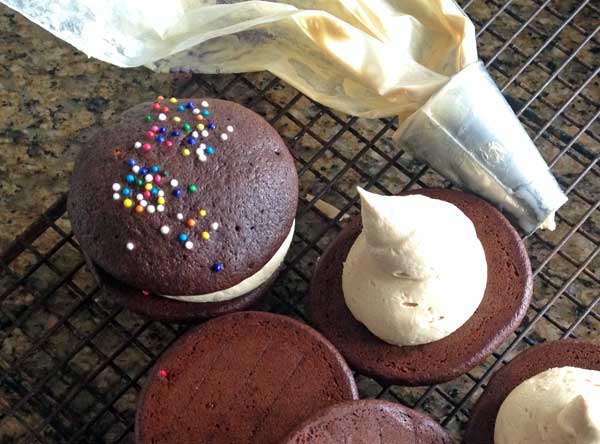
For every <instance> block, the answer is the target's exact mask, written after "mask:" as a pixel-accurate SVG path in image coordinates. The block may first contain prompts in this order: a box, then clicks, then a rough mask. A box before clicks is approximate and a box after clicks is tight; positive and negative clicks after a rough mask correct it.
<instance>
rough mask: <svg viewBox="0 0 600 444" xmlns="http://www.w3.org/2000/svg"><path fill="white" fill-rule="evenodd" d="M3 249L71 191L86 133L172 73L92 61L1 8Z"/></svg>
mask: <svg viewBox="0 0 600 444" xmlns="http://www.w3.org/2000/svg"><path fill="white" fill-rule="evenodd" d="M0 29H1V30H2V32H0V48H1V51H0V92H1V98H0V105H1V107H0V146H1V148H0V226H1V227H2V230H0V250H2V249H3V247H6V245H7V243H8V242H9V241H10V240H12V239H13V238H14V237H15V236H16V235H17V234H19V233H20V232H21V231H22V230H23V229H24V228H25V227H26V226H28V225H29V223H30V222H31V221H32V220H33V219H34V218H36V217H38V216H39V215H40V214H42V212H43V211H44V209H45V208H46V207H48V206H49V205H50V204H52V203H53V202H54V201H55V200H56V198H57V196H58V195H59V194H60V193H61V192H64V191H66V190H67V187H68V180H69V175H70V172H71V170H72V168H73V159H74V158H75V155H76V154H77V152H78V150H79V149H80V147H81V144H80V143H81V142H80V141H81V139H82V137H85V133H86V132H89V131H93V130H94V127H95V126H97V125H99V124H101V123H102V122H105V121H106V120H107V119H110V117H111V116H113V115H114V114H115V113H118V112H120V111H122V110H124V109H126V108H128V107H129V106H131V105H134V104H136V103H139V102H141V101H144V100H148V99H149V98H151V97H154V96H156V95H157V94H158V93H159V92H161V91H167V90H168V86H169V76H168V75H158V74H155V73H152V72H151V71H149V70H147V69H145V68H139V69H128V70H124V69H119V68H117V67H114V66H111V65H108V64H106V63H103V62H99V61H97V60H94V59H90V58H88V57H86V56H85V55H84V54H82V53H81V52H79V51H77V50H75V49H74V48H73V47H71V46H69V45H68V44H66V43H65V42H63V41H61V40H59V39H57V38H56V37H54V36H52V35H51V34H49V33H48V32H46V31H44V30H42V29H41V28H39V27H38V26H36V25H34V24H33V23H31V22H29V21H28V20H26V19H25V18H23V17H22V16H20V15H18V14H16V13H14V12H13V11H12V10H10V9H8V8H7V7H5V6H4V5H0Z"/></svg>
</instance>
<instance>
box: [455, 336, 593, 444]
mask: <svg viewBox="0 0 600 444" xmlns="http://www.w3.org/2000/svg"><path fill="white" fill-rule="evenodd" d="M556 367H578V368H583V369H588V370H600V345H597V344H592V343H589V342H585V341H580V340H573V339H565V340H561V341H552V342H546V343H544V344H541V345H536V346H534V347H531V348H529V349H527V350H525V351H524V352H522V353H521V354H519V355H518V356H517V357H516V358H514V359H513V360H512V361H511V362H510V363H509V364H507V365H506V366H505V367H503V368H501V369H500V370H498V371H497V372H496V373H495V374H494V375H493V376H492V378H491V379H490V382H489V383H488V385H487V387H486V388H485V391H484V392H483V394H482V395H481V397H480V398H479V400H478V401H477V404H475V407H473V410H472V411H471V416H470V419H469V423H468V424H467V428H466V431H465V435H464V439H463V442H464V443H465V444H494V427H495V425H496V417H497V416H498V411H499V410H500V406H501V405H502V403H503V402H504V400H505V399H506V397H507V396H508V395H509V394H510V392H511V391H512V390H513V389H514V388H516V387H517V386H518V385H519V384H521V383H522V382H524V381H525V380H527V379H529V378H531V377H533V376H535V375H537V374H539V373H542V372H543V371H545V370H548V369H551V368H556Z"/></svg>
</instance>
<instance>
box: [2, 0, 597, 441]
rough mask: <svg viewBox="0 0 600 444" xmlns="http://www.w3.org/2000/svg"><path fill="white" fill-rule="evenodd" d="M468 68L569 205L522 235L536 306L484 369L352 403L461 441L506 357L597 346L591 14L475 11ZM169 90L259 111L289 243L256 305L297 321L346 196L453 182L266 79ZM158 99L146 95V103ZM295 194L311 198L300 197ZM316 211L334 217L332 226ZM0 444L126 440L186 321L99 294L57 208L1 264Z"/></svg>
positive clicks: (386, 127) (376, 125) (361, 126)
mask: <svg viewBox="0 0 600 444" xmlns="http://www.w3.org/2000/svg"><path fill="white" fill-rule="evenodd" d="M462 6H463V7H464V8H465V10H466V11H467V13H468V14H469V15H470V16H471V18H472V19H473V21H474V22H475V23H476V25H477V32H478V42H479V50H480V55H481V58H482V59H483V60H484V61H485V62H486V64H487V67H488V69H489V71H490V72H491V74H492V75H493V76H494V78H495V79H496V81H497V83H498V85H499V86H500V88H501V89H502V91H503V92H504V94H505V95H506V97H507V99H508V100H509V102H510V104H511V106H512V107H513V108H514V110H515V112H516V113H517V115H518V116H519V118H520V119H521V121H522V123H523V124H524V125H525V127H526V129H527V130H528V131H529V134H530V135H531V136H532V138H533V139H534V141H535V142H536V143H537V145H538V146H539V148H540V150H541V152H542V154H543V156H544V157H545V159H546V160H547V162H548V163H549V165H550V166H551V168H552V171H553V173H554V174H555V175H556V176H557V178H558V180H559V182H560V183H561V185H562V187H563V188H564V189H565V190H566V192H567V193H568V195H569V202H568V203H567V204H566V205H565V206H564V207H563V208H562V209H561V210H560V211H559V212H558V214H557V220H558V228H557V230H556V231H555V232H553V233H549V232H548V233H547V232H540V233H536V234H534V235H532V236H530V237H529V238H527V239H526V243H527V247H528V251H529V254H530V257H531V261H532V266H533V270H534V276H535V287H534V298H533V302H532V304H531V307H530V309H529V312H528V316H527V318H526V320H525V322H524V323H523V325H522V326H521V327H520V328H519V330H518V331H517V332H516V333H515V334H514V335H513V336H512V337H511V338H510V339H509V340H508V341H507V342H506V343H505V344H504V345H503V346H502V347H500V348H499V349H498V350H497V351H496V353H495V354H494V355H493V356H491V357H490V358H489V359H488V360H487V362H486V363H484V365H481V366H479V367H477V368H475V369H473V370H472V371H470V372H469V373H468V374H466V375H464V376H462V377H460V378H458V379H456V380H454V381H452V382H449V383H446V384H441V385H435V386H431V387H421V388H402V387H398V386H389V385H385V384H382V383H381V382H378V381H376V380H373V379H370V378H366V377H363V376H362V375H360V374H356V378H357V382H358V385H359V388H360V391H361V396H362V397H377V398H384V399H388V400H392V401H396V402H402V403H404V404H406V405H409V406H411V407H415V408H417V409H419V410H423V411H425V412H427V413H428V414H430V415H431V416H433V417H434V418H435V419H437V420H438V421H440V422H441V423H442V424H443V425H444V426H445V427H447V428H448V429H449V430H450V431H451V433H452V434H453V435H454V436H455V438H456V439H457V441H458V440H459V439H460V433H461V430H462V427H463V425H464V423H465V422H466V420H467V419H468V417H469V410H470V408H471V406H472V405H473V403H474V402H475V401H476V399H477V398H478V396H479V395H480V393H481V391H482V390H483V389H484V388H485V384H486V381H487V380H488V377H489V376H490V374H491V373H493V372H494V371H495V370H496V369H498V368H499V367H500V366H502V365H503V364H504V363H505V362H506V361H507V360H510V358H511V357H512V356H514V354H515V353H517V352H518V351H520V350H522V349H524V348H526V347H529V346H531V345H533V344H535V343H538V342H541V341H545V340H552V339H558V338H564V337H578V338H584V339H588V340H591V341H596V342H598V341H599V339H598V327H599V326H600V313H599V311H598V301H599V300H600V285H599V283H600V281H599V271H600V259H598V258H597V255H598V252H599V251H600V213H599V212H598V206H599V204H600V200H599V199H600V180H599V178H598V176H599V175H600V171H599V168H598V165H597V162H598V158H599V157H598V156H599V152H600V144H599V142H600V138H599V136H600V134H599V131H598V130H599V128H598V114H599V103H600V98H599V85H598V81H599V78H598V74H599V71H598V63H597V61H598V52H599V49H600V47H599V44H598V36H597V33H598V24H599V23H600V20H599V17H598V16H599V11H598V8H597V3H596V5H594V4H593V3H592V2H591V1H582V2H572V1H566V0H560V1H543V2H542V1H541V0H534V1H532V0H522V1H510V0H508V1H505V2H500V1H498V0H481V1H478V0H473V1H468V2H463V4H462ZM178 84H179V86H178V87H177V88H175V89H174V91H171V93H173V94H177V95H180V96H188V97H193V96H213V97H221V98H225V99H229V100H234V101H236V102H239V103H242V104H244V105H245V106H248V107H250V108H252V109H254V110H256V111H257V112H258V113H260V114H262V115H264V116H265V117H266V118H267V119H268V120H269V121H270V122H271V123H272V124H273V125H274V126H275V127H276V128H277V130H278V131H279V132H280V133H281V135H282V136H283V137H284V138H285V139H286V141H287V143H288V145H289V147H290V149H291V151H292V153H293V155H294V157H295V159H296V165H297V168H298V173H299V176H300V184H301V185H300V186H301V190H300V193H301V196H302V197H301V201H300V205H299V210H298V217H297V233H296V236H295V238H294V243H293V246H292V248H291V250H290V253H289V255H288V258H287V260H286V265H285V270H284V271H283V273H282V274H281V277H280V278H279V280H278V281H277V283H276V285H275V287H274V288H273V290H272V292H271V297H270V299H269V307H268V308H269V309H271V310H272V311H275V312H279V313H285V314H289V315H292V316H294V317H297V318H301V319H304V320H305V321H307V322H310V320H309V319H307V316H306V311H305V305H304V304H305V295H306V290H307V286H308V283H309V280H310V277H311V273H312V270H313V268H314V265H315V262H316V260H317V258H318V257H319V255H321V254H322V252H323V250H324V249H325V248H326V246H327V245H328V244H329V243H330V242H331V240H332V238H333V237H335V235H336V233H337V232H338V231H339V228H340V226H341V225H342V224H343V222H340V220H341V217H342V214H343V213H348V212H349V213H356V212H357V211H358V207H357V196H356V192H355V190H354V187H355V186H356V185H361V186H363V187H367V188H371V189H375V190H377V191H378V192H381V193H388V194H391V193H397V192H400V191H402V190H406V189H410V188H415V187H426V186H442V187H448V186H450V184H449V183H448V182H447V181H445V180H444V179H443V178H442V177H440V176H438V175H437V174H435V173H434V172H433V171H431V170H430V169H429V168H427V167H426V166H425V165H423V164H421V163H419V162H416V161H414V160H412V159H411V158H409V157H408V156H407V155H405V154H404V153H403V152H402V151H401V150H398V149H397V148H395V147H394V146H393V145H392V143H391V135H392V133H393V131H394V130H395V129H396V123H395V121H394V120H392V119H379V120H364V119H357V118H354V117H349V116H347V115H343V114H341V113H338V112H335V111H332V110H330V109H328V108H325V107H323V106H320V105H319V104H317V103H315V102H313V101H311V100H310V99H308V98H307V97H305V96H303V95H302V94H300V93H298V92H297V91H295V90H293V89H292V88H290V87H289V86H288V85H286V84H284V83H283V82H281V81H279V80H278V79H276V78H274V77H272V76H270V75H268V74H265V73H259V74H251V75H221V76H189V77H186V78H184V81H182V82H179V83H178ZM157 93H158V91H157ZM307 196H308V197H307ZM318 200H321V201H325V202H327V203H329V204H332V205H334V206H335V207H337V208H339V209H340V210H341V211H342V213H340V214H339V215H338V217H337V218H335V219H329V218H327V217H325V215H324V214H323V213H322V212H321V211H320V210H319V209H318V208H317V206H315V204H316V203H317V201H318ZM0 267H1V268H0V270H1V271H0V273H1V274H0V442H1V443H3V444H8V443H13V442H14V443H27V444H40V443H79V442H85V443H122V442H132V441H133V437H132V432H133V419H134V413H135V403H136V399H137V396H138V394H139V391H140V386H141V385H142V384H143V381H144V378H145V375H146V373H147V371H148V369H149V368H150V367H151V366H152V364H153V362H154V361H155V360H156V358H157V357H158V356H160V354H161V353H162V352H163V351H164V350H165V349H166V348H167V347H168V346H169V344H171V343H172V342H173V341H174V340H175V339H176V338H177V337H178V336H179V335H181V333H182V332H183V331H184V330H186V328H187V326H185V325H168V324H163V323H158V322H152V321H148V320H145V319H143V318H141V317H139V316H137V315H135V314H133V313H130V312H128V311H127V310H124V309H122V308H120V307H118V306H115V305H113V304H112V303H111V302H110V301H109V300H106V299H104V298H103V297H102V295H101V292H100V290H99V288H98V287H97V286H96V284H95V283H94V281H93V279H92V277H91V275H90V273H89V272H88V270H86V268H85V265H84V260H83V258H82V256H81V254H80V251H79V248H78V245H77V242H76V240H75V239H74V238H73V234H72V232H71V228H70V224H69V220H68V217H67V215H66V214H65V198H64V197H63V198H61V199H60V200H59V201H58V202H57V203H56V204H55V205H54V206H52V207H51V208H49V209H48V210H47V211H46V212H45V214H44V215H43V216H42V217H40V218H39V219H38V220H37V221H35V223H34V224H33V225H31V226H30V227H29V228H28V229H27V230H26V231H25V232H24V234H23V235H22V236H20V237H19V238H18V239H16V240H15V242H14V243H13V244H12V245H11V246H10V247H9V248H8V249H7V251H5V252H3V253H2V255H1V256H0Z"/></svg>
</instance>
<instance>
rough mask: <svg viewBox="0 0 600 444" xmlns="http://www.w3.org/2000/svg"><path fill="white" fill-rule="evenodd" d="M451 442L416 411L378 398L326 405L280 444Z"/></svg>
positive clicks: (439, 443)
mask: <svg viewBox="0 0 600 444" xmlns="http://www.w3.org/2000/svg"><path fill="white" fill-rule="evenodd" d="M350 442H352V443H365V444H367V443H369V444H370V443H381V444H396V443H397V444H401V443H409V442H411V443H419V444H451V443H452V440H451V439H450V436H449V435H448V433H447V432H446V431H445V430H444V429H443V428H442V427H441V426H440V425H439V424H438V423H436V422H435V421H434V420H433V419H431V418H430V417H428V416H426V415H424V414H422V413H419V412H417V411H415V410H412V409H409V408H408V407H404V406H403V405H400V404H394V403H391V402H387V401H380V400H362V401H347V402H342V403H339V404H335V405H332V406H331V407H327V408H325V409H323V410H321V411H320V412H318V413H316V414H314V415H313V416H311V417H310V418H309V419H307V420H306V421H305V422H304V423H302V424H301V425H299V426H298V427H297V428H296V429H295V430H294V431H293V432H292V433H290V434H289V435H288V436H287V437H286V438H285V439H283V440H282V441H281V444H346V443H350Z"/></svg>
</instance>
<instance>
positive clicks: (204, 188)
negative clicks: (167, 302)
mask: <svg viewBox="0 0 600 444" xmlns="http://www.w3.org/2000/svg"><path fill="white" fill-rule="evenodd" d="M297 198H298V177H297V174H296V170H295V166H294V161H293V158H292V156H291V155H290V153H289V151H288V149H287V148H286V146H285V144H284V142H283V140H282V139H281V137H280V136H279V135H278V134H277V132H276V131H275V129H274V128H273V127H271V125H269V124H268V123H267V122H266V121H265V120H264V119H263V118H262V117H260V116H259V115H257V114H256V113H254V112H252V111H250V110H249V109H247V108H244V107H243V106H241V105H238V104H236V103H233V102H227V101H223V100H217V99H203V98H195V99H179V100H177V102H176V103H171V100H160V101H157V102H154V103H152V102H150V103H143V104H141V105H138V106H135V107H133V108H131V109H129V110H128V111H126V112H124V113H123V114H121V115H120V116H118V117H116V118H114V119H113V120H112V121H111V122H110V123H109V125H107V126H106V127H104V128H102V129H100V130H98V131H97V133H96V134H95V135H94V136H93V137H92V138H91V139H90V141H89V142H88V143H87V145H86V146H85V147H84V148H83V149H82V151H81V153H80V155H79V157H78V159H77V162H76V164H75V169H74V172H73V177H72V179H71V188H70V193H69V201H68V210H69V214H70V217H71V221H72V224H73V231H74V233H75V235H76V237H77V239H78V240H79V242H80V244H81V247H82V249H83V250H84V251H85V252H86V253H87V254H88V255H89V257H90V259H91V260H92V261H93V262H95V263H97V264H98V265H99V266H100V267H101V268H102V269H104V270H105V271H106V272H107V273H109V274H110V275H111V276H113V277H114V278H116V279H117V280H119V281H122V282H123V283H125V284H127V285H129V286H131V287H134V288H138V289H144V290H149V291H151V292H154V293H157V294H168V295H195V294H206V293H211V292H214V291H218V290H223V289H225V288H229V287H232V286H233V285H236V284H238V283H239V282H241V281H242V280H244V279H246V278H247V277H249V276H251V275H252V274H254V273H256V272H257V271H258V270H260V269H261V268H262V267H263V266H264V265H265V264H266V263H267V262H268V260H269V259H270V258H271V257H272V256H273V255H274V254H275V252H276V251H277V250H278V248H279V247H280V246H281V244H282V242H283V241H284V239H285V238H286V236H287V235H288V234H289V231H290V229H291V226H292V222H293V219H294V217H295V212H296V205H297Z"/></svg>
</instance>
